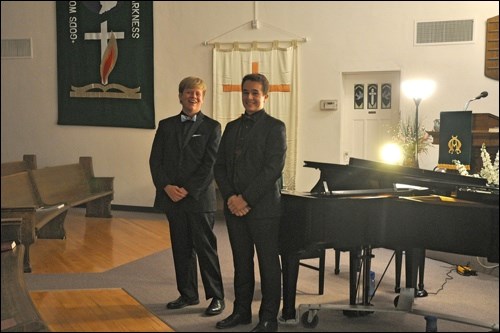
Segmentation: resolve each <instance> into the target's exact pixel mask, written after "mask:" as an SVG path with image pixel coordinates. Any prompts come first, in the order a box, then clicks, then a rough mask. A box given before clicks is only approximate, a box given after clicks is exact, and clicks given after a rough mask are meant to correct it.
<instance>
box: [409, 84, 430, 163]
mask: <svg viewBox="0 0 500 333" xmlns="http://www.w3.org/2000/svg"><path fill="white" fill-rule="evenodd" d="M401 89H402V90H403V93H404V94H405V95H406V97H409V98H411V99H413V101H414V102H415V133H414V134H415V167H416V168H418V140H419V138H418V133H419V126H418V107H419V105H420V102H422V100H423V99H426V98H427V97H429V96H430V95H432V93H433V92H434V89H436V83H435V82H434V81H432V80H408V81H404V82H403V83H402V85H401Z"/></svg>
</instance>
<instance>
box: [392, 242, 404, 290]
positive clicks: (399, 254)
mask: <svg viewBox="0 0 500 333" xmlns="http://www.w3.org/2000/svg"><path fill="white" fill-rule="evenodd" d="M394 252H395V254H396V285H395V287H394V292H396V293H399V292H400V291H401V268H402V266H403V251H401V250H396V251H394Z"/></svg>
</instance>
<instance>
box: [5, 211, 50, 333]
mask: <svg viewBox="0 0 500 333" xmlns="http://www.w3.org/2000/svg"><path fill="white" fill-rule="evenodd" d="M21 226H22V219H21V218H8V219H4V218H2V244H3V242H11V241H16V243H17V245H16V247H14V248H13V249H12V250H7V251H2V273H1V275H2V332H49V329H48V327H47V325H46V324H45V323H44V322H43V320H42V318H41V316H40V314H39V313H38V311H37V310H36V308H35V306H34V304H33V300H32V299H31V296H30V295H29V292H28V289H27V288H26V283H25V281H24V269H23V267H24V265H23V258H24V250H25V248H24V246H23V245H22V244H19V241H20V234H21Z"/></svg>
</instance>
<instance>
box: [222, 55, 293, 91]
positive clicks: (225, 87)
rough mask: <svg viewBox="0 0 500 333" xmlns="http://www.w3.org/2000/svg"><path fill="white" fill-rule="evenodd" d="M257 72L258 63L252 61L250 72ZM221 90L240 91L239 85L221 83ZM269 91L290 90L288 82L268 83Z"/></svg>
mask: <svg viewBox="0 0 500 333" xmlns="http://www.w3.org/2000/svg"><path fill="white" fill-rule="evenodd" d="M257 73H259V63H258V62H252V74H257ZM222 91H223V92H240V91H241V85H238V84H223V85H222ZM269 92H290V85H289V84H271V85H269Z"/></svg>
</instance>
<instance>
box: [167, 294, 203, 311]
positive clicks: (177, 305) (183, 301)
mask: <svg viewBox="0 0 500 333" xmlns="http://www.w3.org/2000/svg"><path fill="white" fill-rule="evenodd" d="M199 303H200V300H199V299H188V298H186V297H184V296H179V298H178V299H176V300H175V301H172V302H169V303H167V309H170V310H176V309H182V308H184V307H186V306H189V305H196V304H199Z"/></svg>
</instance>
